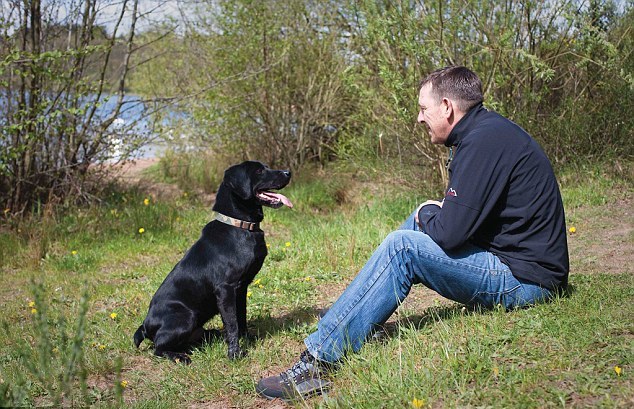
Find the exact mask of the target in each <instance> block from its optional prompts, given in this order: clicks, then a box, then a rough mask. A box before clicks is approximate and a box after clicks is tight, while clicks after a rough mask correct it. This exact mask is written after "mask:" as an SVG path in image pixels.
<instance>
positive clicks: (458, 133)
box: [445, 103, 488, 147]
mask: <svg viewBox="0 0 634 409" xmlns="http://www.w3.org/2000/svg"><path fill="white" fill-rule="evenodd" d="M482 112H488V111H487V109H486V108H485V107H483V106H482V103H479V104H478V105H476V106H474V107H473V108H471V109H470V110H469V112H467V113H466V114H465V116H463V117H462V118H460V120H459V121H458V123H457V124H456V126H454V127H453V129H452V130H451V133H450V134H449V136H448V137H447V140H446V141H445V146H447V147H452V146H456V145H458V144H459V143H460V141H462V138H463V137H464V136H465V135H466V134H467V133H468V132H469V131H470V130H471V128H472V126H473V123H474V122H475V121H476V118H477V117H478V116H479V114H480V113H482Z"/></svg>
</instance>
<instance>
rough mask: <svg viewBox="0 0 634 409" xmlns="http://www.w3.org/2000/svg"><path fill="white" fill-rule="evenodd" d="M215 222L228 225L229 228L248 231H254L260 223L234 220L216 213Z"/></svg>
mask: <svg viewBox="0 0 634 409" xmlns="http://www.w3.org/2000/svg"><path fill="white" fill-rule="evenodd" d="M216 220H218V221H219V222H223V223H225V224H228V225H229V226H235V227H239V228H241V229H245V230H249V231H254V230H256V229H259V228H260V223H254V222H245V221H244V220H240V219H234V218H233V217H229V216H225V215H224V214H222V213H218V212H216Z"/></svg>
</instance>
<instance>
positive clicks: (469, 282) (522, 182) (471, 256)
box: [256, 66, 569, 399]
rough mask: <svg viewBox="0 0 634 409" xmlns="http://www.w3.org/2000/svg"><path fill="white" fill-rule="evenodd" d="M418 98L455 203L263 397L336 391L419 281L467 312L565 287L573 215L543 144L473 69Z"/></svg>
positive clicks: (437, 209) (446, 204) (431, 206)
mask: <svg viewBox="0 0 634 409" xmlns="http://www.w3.org/2000/svg"><path fill="white" fill-rule="evenodd" d="M419 90H420V91H419V98H418V103H419V106H420V111H419V113H418V122H419V123H421V124H424V125H425V126H426V127H427V130H428V132H429V135H430V137H431V142H432V143H435V144H444V145H445V146H448V147H449V148H450V163H448V166H449V165H450V166H449V168H448V169H449V185H448V187H447V190H446V192H445V197H444V199H442V200H441V201H435V200H429V201H426V202H425V203H423V204H421V205H420V206H419V207H418V209H416V211H415V212H414V213H412V215H411V216H410V217H409V218H408V219H407V220H406V221H405V223H404V224H403V225H402V226H401V227H400V229H399V230H397V231H395V232H392V233H390V234H389V235H388V236H387V238H386V239H385V240H384V241H383V243H381V245H380V246H379V247H378V248H377V249H376V250H375V252H374V253H373V254H372V256H371V257H370V259H369V260H368V262H367V263H366V264H365V266H364V267H363V268H362V269H361V271H360V272H359V274H358V275H357V277H356V278H355V279H354V281H353V282H352V283H351V284H350V285H349V286H348V288H347V289H346V290H345V291H344V293H343V294H342V295H341V296H340V297H339V299H338V300H337V301H336V302H335V303H334V305H333V306H332V307H331V308H330V309H329V310H328V312H327V313H326V315H324V316H323V317H322V318H321V320H320V321H319V323H318V327H317V331H316V332H314V333H312V334H310V335H309V336H308V337H307V338H306V339H305V340H304V343H305V344H306V348H307V349H306V350H305V351H304V352H302V353H301V355H300V357H299V361H298V362H297V363H295V365H293V366H292V367H291V368H290V369H288V370H287V371H285V372H283V373H281V374H280V375H279V376H271V377H268V378H264V379H261V380H260V381H259V383H258V385H257V387H256V389H257V391H258V393H259V394H261V395H263V396H265V397H267V398H277V397H279V398H283V399H292V398H294V397H299V396H309V395H312V394H315V393H321V392H322V391H324V390H325V389H327V388H328V387H329V384H330V382H329V381H328V379H327V375H328V372H330V371H332V369H333V364H335V363H337V361H339V360H340V358H341V357H342V356H343V355H344V354H345V353H346V352H347V351H350V350H352V351H355V352H356V351H358V350H359V349H360V348H361V346H362V345H363V343H364V341H365V340H366V339H367V338H368V336H370V335H371V334H372V333H373V331H374V330H376V329H377V327H379V326H381V325H382V324H384V323H385V322H386V321H387V319H388V318H389V317H390V315H392V313H393V312H394V311H395V310H396V308H397V307H398V306H399V304H400V303H401V302H402V301H403V300H404V299H405V297H407V295H408V294H409V291H410V289H411V288H412V285H414V284H418V283H422V284H424V285H425V286H427V287H429V288H431V289H432V290H434V291H436V292H438V294H440V295H442V296H444V297H447V298H449V299H451V300H454V301H457V302H460V303H464V304H467V305H475V306H481V307H484V308H491V307H494V306H496V305H502V306H504V308H506V309H513V308H518V307H524V306H529V305H532V304H536V303H540V302H545V301H548V300H549V299H551V298H552V297H553V295H555V294H556V293H557V292H559V291H560V290H562V289H565V288H566V286H567V282H568V268H569V266H568V245H567V242H566V225H565V218H564V208H563V204H562V200H561V195H560V192H559V187H558V185H557V181H556V180H555V175H554V173H553V170H552V167H551V165H550V162H549V160H548V158H547V157H546V155H545V154H544V152H543V151H542V150H541V148H540V147H539V145H538V144H537V143H536V142H535V140H533V139H532V138H531V136H530V135H528V134H527V133H526V131H524V130H523V129H522V128H520V127H519V126H518V125H517V124H515V123H513V122H511V121H509V120H508V119H506V118H504V117H502V116H500V115H499V114H497V113H495V112H492V111H489V110H487V109H486V108H484V107H483V106H482V100H483V96H482V83H481V81H480V79H479V78H478V76H477V75H476V74H474V73H473V72H472V71H470V70H469V69H467V68H465V67H457V66H453V67H447V68H443V69H440V70H437V71H434V72H432V73H431V74H430V75H429V76H427V77H426V78H425V79H423V80H422V81H421V83H420V88H419ZM452 155H453V160H452V158H451V156H452Z"/></svg>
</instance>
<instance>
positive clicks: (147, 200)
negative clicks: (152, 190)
mask: <svg viewBox="0 0 634 409" xmlns="http://www.w3.org/2000/svg"><path fill="white" fill-rule="evenodd" d="M143 204H144V205H146V206H149V204H150V199H148V198H147V197H146V198H145V199H143Z"/></svg>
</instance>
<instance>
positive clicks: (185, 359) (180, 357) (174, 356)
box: [160, 351, 192, 365]
mask: <svg viewBox="0 0 634 409" xmlns="http://www.w3.org/2000/svg"><path fill="white" fill-rule="evenodd" d="M160 356H164V357H166V358H169V359H170V360H171V361H173V362H176V363H177V364H183V365H189V364H191V363H192V359H191V357H190V356H189V355H187V354H186V353H183V352H172V351H163V352H162V353H160Z"/></svg>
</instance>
